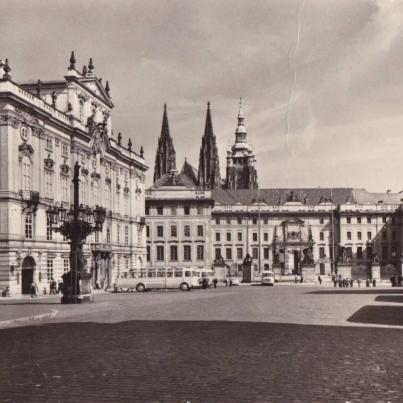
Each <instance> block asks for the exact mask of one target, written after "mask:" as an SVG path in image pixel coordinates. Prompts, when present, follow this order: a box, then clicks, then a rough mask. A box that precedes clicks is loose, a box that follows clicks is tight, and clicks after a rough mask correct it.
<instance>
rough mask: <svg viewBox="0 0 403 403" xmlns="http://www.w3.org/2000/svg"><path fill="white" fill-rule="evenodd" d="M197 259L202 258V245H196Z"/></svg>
mask: <svg viewBox="0 0 403 403" xmlns="http://www.w3.org/2000/svg"><path fill="white" fill-rule="evenodd" d="M197 260H204V245H197Z"/></svg>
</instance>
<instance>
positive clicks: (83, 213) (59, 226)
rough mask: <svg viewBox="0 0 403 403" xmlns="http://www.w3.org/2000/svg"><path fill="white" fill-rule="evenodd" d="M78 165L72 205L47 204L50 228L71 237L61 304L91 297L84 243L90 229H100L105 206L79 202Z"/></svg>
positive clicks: (84, 300) (90, 231)
mask: <svg viewBox="0 0 403 403" xmlns="http://www.w3.org/2000/svg"><path fill="white" fill-rule="evenodd" d="M79 174H80V165H79V164H78V162H76V163H75V165H74V178H73V183H74V205H73V209H72V208H70V210H69V211H67V210H66V209H65V208H64V207H63V206H61V207H56V206H54V207H49V208H48V209H47V210H46V216H47V218H48V221H49V223H50V224H51V225H52V229H53V230H54V231H55V232H60V233H61V234H62V235H63V236H65V237H66V238H67V239H69V240H70V271H69V272H67V273H64V274H63V276H62V278H63V289H62V292H63V297H62V300H61V302H62V304H71V303H81V302H87V301H90V300H92V297H91V273H88V272H86V271H85V267H84V266H85V260H84V253H83V244H84V242H85V240H86V238H87V237H88V235H90V234H91V233H92V232H94V231H102V225H103V223H104V221H105V216H106V210H105V209H104V208H102V207H99V206H96V208H95V209H94V210H92V209H90V208H89V207H86V206H83V205H82V204H79Z"/></svg>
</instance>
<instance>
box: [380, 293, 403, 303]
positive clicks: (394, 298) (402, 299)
mask: <svg viewBox="0 0 403 403" xmlns="http://www.w3.org/2000/svg"><path fill="white" fill-rule="evenodd" d="M375 301H377V302H395V303H403V295H402V296H400V295H380V296H379V297H376V298H375Z"/></svg>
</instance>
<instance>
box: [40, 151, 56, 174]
mask: <svg viewBox="0 0 403 403" xmlns="http://www.w3.org/2000/svg"><path fill="white" fill-rule="evenodd" d="M43 162H44V163H45V168H46V169H49V170H52V171H53V166H54V165H55V161H54V160H53V159H52V158H51V156H50V153H49V154H48V157H47V158H45V159H44V160H43Z"/></svg>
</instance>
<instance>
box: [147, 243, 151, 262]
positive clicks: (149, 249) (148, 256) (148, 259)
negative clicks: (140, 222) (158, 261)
mask: <svg viewBox="0 0 403 403" xmlns="http://www.w3.org/2000/svg"><path fill="white" fill-rule="evenodd" d="M150 260H151V247H150V245H147V262H149V261H150Z"/></svg>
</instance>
